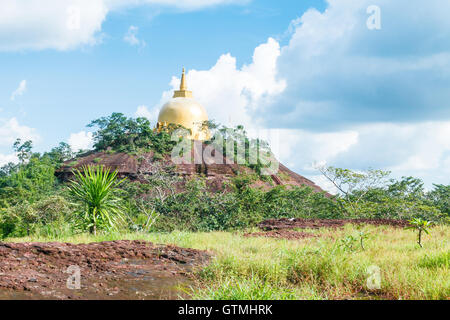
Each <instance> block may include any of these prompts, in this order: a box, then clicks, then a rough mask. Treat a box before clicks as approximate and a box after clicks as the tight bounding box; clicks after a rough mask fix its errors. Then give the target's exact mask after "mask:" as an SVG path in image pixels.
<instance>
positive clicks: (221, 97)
mask: <svg viewBox="0 0 450 320" xmlns="http://www.w3.org/2000/svg"><path fill="white" fill-rule="evenodd" d="M279 55H280V46H279V44H278V42H277V41H275V40H274V39H272V38H269V39H268V41H267V42H266V43H264V44H261V45H260V46H258V47H257V48H256V49H255V51H254V54H253V61H252V63H250V64H248V65H244V66H243V67H242V68H240V69H239V68H237V66H236V58H234V57H232V56H231V55H230V54H224V55H222V56H221V57H220V58H219V60H218V61H217V63H216V64H215V65H214V66H213V67H212V68H211V69H209V70H206V71H197V70H189V72H188V73H187V74H186V81H187V85H188V88H189V90H192V91H193V94H194V98H195V99H196V100H197V101H198V102H199V103H201V104H202V105H204V106H207V109H208V114H209V118H210V119H212V120H216V121H218V122H220V123H222V124H226V125H231V124H243V125H245V126H246V127H247V128H251V127H255V126H257V124H258V123H257V121H256V120H255V119H254V118H253V113H254V112H256V111H257V110H258V105H259V103H262V102H263V101H264V102H266V103H267V101H269V100H270V97H271V96H273V95H276V94H278V93H280V92H282V91H283V90H284V88H285V86H286V84H285V82H284V81H278V80H277V79H276V78H275V73H276V61H277V58H278V56H279ZM179 84H180V79H179V78H177V77H173V78H172V81H171V83H170V85H171V87H172V89H170V90H168V91H166V92H164V93H163V95H162V97H161V101H160V103H159V105H158V107H160V106H161V105H162V104H163V103H165V102H166V101H167V100H169V99H170V98H171V97H172V95H173V90H178V87H179Z"/></svg>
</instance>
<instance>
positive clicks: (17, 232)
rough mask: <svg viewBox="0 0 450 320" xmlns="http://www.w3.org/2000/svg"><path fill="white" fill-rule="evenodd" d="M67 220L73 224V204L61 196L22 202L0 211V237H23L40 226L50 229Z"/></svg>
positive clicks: (32, 232)
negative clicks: (33, 201)
mask: <svg viewBox="0 0 450 320" xmlns="http://www.w3.org/2000/svg"><path fill="white" fill-rule="evenodd" d="M69 221H70V222H71V223H72V224H74V221H75V220H74V206H73V204H71V203H69V202H68V201H67V200H66V199H64V198H63V197H62V196H59V195H54V196H50V197H47V198H44V199H41V200H39V201H37V202H35V203H32V204H30V203H28V202H23V203H21V204H18V205H16V206H13V207H10V208H7V209H4V210H3V212H2V213H1V215H0V237H1V238H6V237H23V236H27V235H30V234H34V233H36V231H37V230H39V229H41V228H44V229H47V230H49V231H50V230H52V229H55V228H56V229H57V228H62V227H63V226H64V225H67V224H68V223H69ZM64 228H65V227H64Z"/></svg>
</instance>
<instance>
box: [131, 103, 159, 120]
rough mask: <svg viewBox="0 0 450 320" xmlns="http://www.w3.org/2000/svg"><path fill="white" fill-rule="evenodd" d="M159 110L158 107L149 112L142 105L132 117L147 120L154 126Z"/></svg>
mask: <svg viewBox="0 0 450 320" xmlns="http://www.w3.org/2000/svg"><path fill="white" fill-rule="evenodd" d="M159 109H160V106H155V107H153V108H152V109H151V110H149V109H148V107H147V106H144V105H142V106H138V108H137V110H136V112H135V114H134V115H135V116H136V117H143V118H147V119H148V120H150V122H151V123H152V124H156V122H157V121H158V114H159Z"/></svg>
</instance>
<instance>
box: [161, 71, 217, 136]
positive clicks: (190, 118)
mask: <svg viewBox="0 0 450 320" xmlns="http://www.w3.org/2000/svg"><path fill="white" fill-rule="evenodd" d="M205 121H208V114H207V113H206V110H205V108H203V106H202V105H200V104H199V103H198V102H197V101H195V100H194V99H193V97H192V92H191V91H188V90H187V87H186V79H185V73H184V68H183V74H182V76H181V84H180V90H177V91H175V93H174V95H173V98H172V99H171V100H170V101H169V102H167V103H166V104H165V105H164V106H163V107H162V108H161V111H160V112H159V116H158V126H157V128H158V130H161V128H162V127H164V126H166V125H168V124H171V123H172V124H178V125H182V126H183V127H185V128H187V129H191V132H192V134H191V136H190V138H191V139H194V140H207V139H209V132H208V130H207V129H205V128H203V127H202V125H203V123H204V122H205Z"/></svg>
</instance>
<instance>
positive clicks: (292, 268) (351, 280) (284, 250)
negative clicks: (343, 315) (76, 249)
mask: <svg viewBox="0 0 450 320" xmlns="http://www.w3.org/2000/svg"><path fill="white" fill-rule="evenodd" d="M303 231H305V230H303ZM359 231H360V230H359V229H358V230H357V228H356V227H355V226H352V225H346V226H345V227H344V228H343V229H337V230H335V229H327V228H323V229H320V230H306V232H311V233H315V234H317V235H320V236H319V237H316V238H308V239H303V240H299V241H290V240H283V239H270V238H253V237H250V238H246V237H243V233H242V232H238V233H230V232H211V233H188V232H172V233H166V234H162V233H151V234H139V233H131V234H109V235H97V236H92V235H88V234H82V235H77V236H71V237H59V238H51V239H50V238H42V237H38V238H36V237H35V238H30V237H27V238H20V239H8V241H17V242H23V241H50V240H52V241H55V240H56V241H64V242H74V243H86V242H94V241H107V240H117V239H129V240H135V239H142V240H148V241H152V242H156V243H165V244H168V243H170V244H175V245H178V246H181V247H190V248H196V249H204V250H209V251H211V252H212V253H213V254H214V259H213V260H212V262H211V263H210V264H209V265H208V266H207V267H205V268H204V269H202V270H199V271H198V272H197V273H196V275H195V278H196V280H197V282H198V285H197V286H196V287H195V288H193V289H192V292H190V293H191V296H192V298H194V299H260V300H263V299H449V297H450V271H449V270H450V269H449V261H450V244H449V241H448V238H449V237H448V235H449V234H450V227H449V226H435V227H433V228H431V230H430V235H429V236H428V235H427V236H426V237H425V238H424V239H423V246H424V248H420V247H419V246H418V245H417V243H416V237H417V235H416V234H415V233H414V232H412V231H411V230H404V229H397V228H393V227H388V226H378V227H375V226H364V227H363V228H362V231H364V233H365V234H368V238H367V239H365V240H364V247H365V250H362V249H361V248H360V247H359V243H358V242H356V243H355V245H354V246H353V247H352V249H349V248H348V247H346V246H343V245H341V243H342V242H341V241H340V240H341V239H345V238H346V237H348V236H350V235H352V236H354V237H355V238H357V237H358V232H359ZM371 266H377V267H378V268H379V269H380V271H381V272H380V278H381V285H380V288H379V289H374V290H371V289H370V288H369V287H368V285H367V280H368V277H369V274H368V268H369V267H371Z"/></svg>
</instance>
